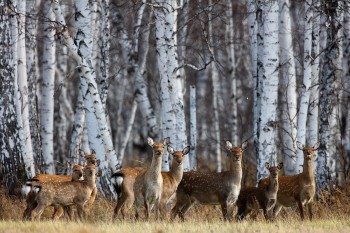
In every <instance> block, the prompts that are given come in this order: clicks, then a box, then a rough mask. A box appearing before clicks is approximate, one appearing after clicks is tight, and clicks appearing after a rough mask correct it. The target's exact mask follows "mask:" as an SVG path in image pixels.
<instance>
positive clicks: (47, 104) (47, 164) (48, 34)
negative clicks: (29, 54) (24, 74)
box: [40, 1, 56, 174]
mask: <svg viewBox="0 0 350 233" xmlns="http://www.w3.org/2000/svg"><path fill="white" fill-rule="evenodd" d="M44 13H45V22H44V31H45V35H44V54H43V64H42V67H43V71H42V76H43V79H42V86H41V93H42V97H41V104H40V105H41V107H40V124H41V133H40V135H41V142H42V150H43V159H44V168H45V172H46V173H48V174H55V164H54V158H53V132H54V131H53V129H54V125H53V120H54V88H55V71H56V70H55V64H56V43H55V38H54V35H55V31H54V28H53V27H52V24H51V22H54V21H55V17H54V13H53V11H52V8H51V2H50V1H45V2H44Z"/></svg>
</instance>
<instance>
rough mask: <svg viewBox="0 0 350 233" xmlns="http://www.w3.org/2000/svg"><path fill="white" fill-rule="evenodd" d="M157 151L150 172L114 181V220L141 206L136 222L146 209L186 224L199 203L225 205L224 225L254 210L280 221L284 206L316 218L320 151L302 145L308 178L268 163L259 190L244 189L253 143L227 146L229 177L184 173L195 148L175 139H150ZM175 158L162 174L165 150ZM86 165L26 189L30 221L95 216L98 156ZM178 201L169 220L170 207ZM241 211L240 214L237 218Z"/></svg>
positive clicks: (120, 175) (119, 175)
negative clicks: (176, 144) (49, 212)
mask: <svg viewBox="0 0 350 233" xmlns="http://www.w3.org/2000/svg"><path fill="white" fill-rule="evenodd" d="M148 144H149V145H150V146H151V147H152V149H153V156H152V162H151V165H150V167H149V168H144V167H127V168H122V169H120V170H119V171H117V172H115V173H114V174H113V175H112V177H111V183H112V184H113V186H114V188H115V191H116V193H117V205H116V207H115V209H114V213H113V218H112V219H113V220H116V219H117V218H118V215H119V212H120V213H121V215H122V218H123V219H125V217H126V214H127V213H128V211H129V210H130V209H131V208H132V206H134V207H135V219H136V220H138V219H140V217H141V213H142V211H143V208H144V209H145V218H146V220H149V219H150V215H151V212H152V211H153V212H154V215H155V219H156V220H157V219H167V218H169V217H170V220H174V219H175V218H176V217H177V216H178V217H179V218H180V219H181V220H182V221H184V220H185V214H186V212H187V211H188V210H189V209H190V208H191V207H192V206H193V205H194V204H195V203H199V204H202V205H220V207H221V212H222V216H223V219H224V220H236V221H240V220H242V219H244V218H245V217H246V216H247V215H248V214H249V213H250V212H251V211H252V210H259V209H262V210H263V214H264V217H265V219H266V221H272V220H274V219H275V218H276V216H277V215H278V213H279V212H280V210H281V208H282V207H291V206H297V207H298V208H299V212H300V217H301V219H302V220H304V206H305V207H307V208H308V212H309V219H310V220H311V219H312V204H311V202H312V200H313V197H314V195H315V192H316V188H315V177H314V174H313V159H314V157H315V153H314V151H315V150H317V149H318V144H316V145H315V146H313V147H311V146H304V145H302V144H301V143H297V146H298V148H299V149H300V150H302V151H303V154H304V164H303V171H302V173H300V174H298V175H294V176H279V175H278V173H279V171H280V170H281V169H282V168H283V163H279V164H278V165H277V166H271V165H270V164H269V163H266V164H265V168H266V169H267V170H268V171H269V173H270V175H269V177H267V178H265V179H262V180H260V181H259V183H258V187H246V188H241V180H242V156H243V152H244V150H245V149H246V148H247V142H244V143H243V144H242V146H240V147H239V146H232V144H231V142H229V141H226V149H227V151H228V153H227V160H228V165H229V169H228V170H227V171H224V172H199V171H190V172H184V156H186V155H187V154H188V153H189V151H190V147H189V146H187V147H185V148H183V149H182V150H174V149H173V148H172V147H171V145H170V138H165V139H164V140H161V141H159V142H155V141H153V139H151V138H148ZM165 147H166V150H167V151H168V153H169V155H171V156H172V163H171V167H170V171H169V172H162V157H163V155H164V150H165ZM85 160H86V161H85V166H84V167H83V166H81V165H74V166H73V169H72V175H52V174H38V175H36V176H35V177H33V178H31V179H29V180H27V182H26V184H24V185H23V187H22V193H23V195H24V196H25V198H26V203H27V207H26V209H25V211H24V213H23V219H25V220H39V219H40V217H41V215H42V213H43V211H44V209H45V208H46V207H48V206H52V207H54V213H53V216H52V219H54V220H58V219H59V218H60V217H61V216H62V215H63V214H65V215H66V216H67V217H68V218H69V219H70V220H72V219H73V218H74V216H73V213H74V210H73V207H74V206H75V208H76V212H77V217H78V219H79V220H84V219H85V218H86V215H87V214H88V213H89V212H90V210H91V208H92V204H93V202H94V201H95V198H96V195H97V187H96V179H97V176H98V174H96V166H97V161H96V155H95V154H90V155H86V156H85ZM173 201H175V204H174V206H173V208H172V209H171V211H170V216H168V212H169V211H168V209H169V207H168V206H169V205H170V204H172V202H173ZM235 206H237V213H236V215H235V216H234V210H235Z"/></svg>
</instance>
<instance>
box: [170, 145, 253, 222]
mask: <svg viewBox="0 0 350 233" xmlns="http://www.w3.org/2000/svg"><path fill="white" fill-rule="evenodd" d="M247 144H248V143H247V142H244V143H243V145H242V147H232V144H231V142H229V141H226V149H227V150H228V157H229V170H228V171H224V172H220V173H217V172H205V173H204V172H184V174H183V177H182V180H181V182H180V184H179V186H178V188H177V191H176V205H175V206H174V207H173V209H172V210H171V219H174V218H175V217H176V215H179V217H180V218H181V220H182V221H183V220H184V216H185V213H186V212H187V211H188V210H189V209H190V208H191V206H192V205H193V204H194V203H200V204H202V205H221V211H222V215H223V218H224V219H225V220H229V219H231V218H232V215H233V207H234V204H235V203H236V200H237V198H238V195H239V191H240V190H241V179H242V155H243V151H244V150H245V149H246V148H247Z"/></svg>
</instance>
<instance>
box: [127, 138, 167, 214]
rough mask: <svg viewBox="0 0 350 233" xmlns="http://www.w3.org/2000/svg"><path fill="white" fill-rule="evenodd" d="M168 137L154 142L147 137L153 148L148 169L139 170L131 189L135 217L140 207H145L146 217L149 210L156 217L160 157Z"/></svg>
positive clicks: (161, 185)
mask: <svg viewBox="0 0 350 233" xmlns="http://www.w3.org/2000/svg"><path fill="white" fill-rule="evenodd" d="M169 141H170V139H169V138H166V139H164V140H161V141H160V142H154V141H153V139H152V138H148V144H149V145H150V146H152V148H153V156H152V162H151V166H150V168H149V169H147V170H145V171H143V172H141V173H140V174H139V175H138V176H137V177H136V179H135V183H134V186H133V191H134V194H135V210H136V213H135V217H136V219H138V218H139V216H140V210H141V207H142V206H143V205H144V206H145V208H146V219H147V220H149V216H150V211H151V210H152V209H153V210H154V211H155V217H156V219H158V207H159V202H160V199H161V196H162V189H163V177H162V175H161V169H162V157H163V154H164V146H165V145H166V144H169Z"/></svg>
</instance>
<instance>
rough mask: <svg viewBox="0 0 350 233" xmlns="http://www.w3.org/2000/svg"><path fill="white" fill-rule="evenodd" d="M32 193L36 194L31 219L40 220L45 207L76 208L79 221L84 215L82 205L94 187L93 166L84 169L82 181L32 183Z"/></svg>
mask: <svg viewBox="0 0 350 233" xmlns="http://www.w3.org/2000/svg"><path fill="white" fill-rule="evenodd" d="M32 185H33V191H34V192H35V193H36V196H35V201H36V202H37V206H36V207H35V209H34V210H33V211H32V212H31V219H32V220H34V219H40V216H41V214H42V213H43V211H44V209H45V208H46V207H47V206H63V207H65V206H72V205H76V206H77V212H78V216H79V218H80V220H83V218H85V215H86V211H85V208H84V205H85V204H86V203H87V202H88V200H89V198H90V197H91V193H92V191H93V190H94V188H95V187H96V172H95V166H94V165H89V166H86V167H85V168H84V180H79V181H69V182H44V183H43V182H33V184H32Z"/></svg>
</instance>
